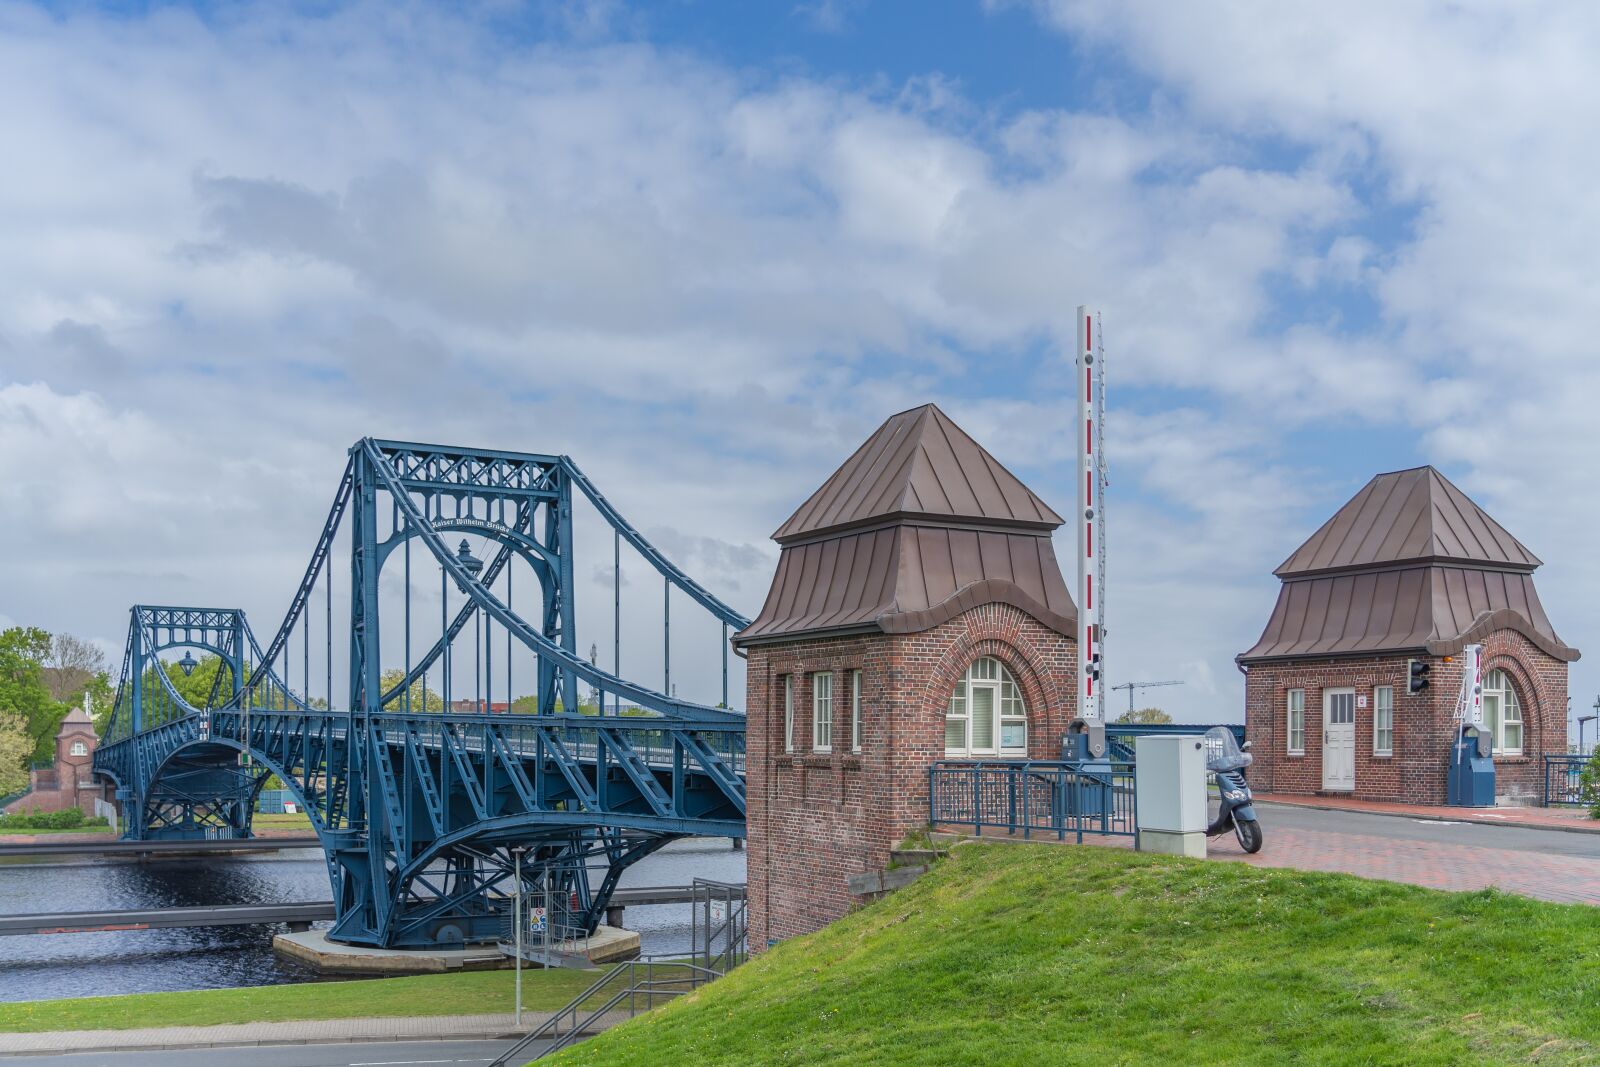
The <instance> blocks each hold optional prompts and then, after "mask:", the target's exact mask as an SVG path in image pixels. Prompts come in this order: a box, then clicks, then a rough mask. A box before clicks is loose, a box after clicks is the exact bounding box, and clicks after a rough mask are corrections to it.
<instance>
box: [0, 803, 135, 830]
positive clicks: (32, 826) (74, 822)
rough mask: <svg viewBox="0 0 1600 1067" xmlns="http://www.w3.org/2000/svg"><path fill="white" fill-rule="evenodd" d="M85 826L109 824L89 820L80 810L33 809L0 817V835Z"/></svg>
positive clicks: (99, 820)
mask: <svg viewBox="0 0 1600 1067" xmlns="http://www.w3.org/2000/svg"><path fill="white" fill-rule="evenodd" d="M85 826H109V823H107V822H106V820H105V819H104V818H98V819H91V818H89V817H88V816H87V815H85V814H84V813H83V809H82V808H67V809H66V810H65V811H48V812H47V811H39V810H37V809H34V810H32V811H26V812H19V813H17V814H13V815H0V833H11V832H12V831H15V830H77V829H80V828H82V827H85Z"/></svg>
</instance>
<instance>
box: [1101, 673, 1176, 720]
mask: <svg viewBox="0 0 1600 1067" xmlns="http://www.w3.org/2000/svg"><path fill="white" fill-rule="evenodd" d="M1182 684H1183V682H1181V681H1167V682H1123V683H1122V684H1121V685H1114V686H1112V687H1111V691H1112V692H1113V693H1114V692H1116V691H1117V690H1118V689H1126V690H1127V691H1128V714H1130V715H1132V714H1133V691H1134V690H1135V689H1154V688H1155V687H1156V686H1158V685H1182Z"/></svg>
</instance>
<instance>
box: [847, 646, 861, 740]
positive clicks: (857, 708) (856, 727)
mask: <svg viewBox="0 0 1600 1067" xmlns="http://www.w3.org/2000/svg"><path fill="white" fill-rule="evenodd" d="M850 751H851V752H860V751H861V669H860V668H859V667H858V668H856V669H855V670H853V671H851V672H850Z"/></svg>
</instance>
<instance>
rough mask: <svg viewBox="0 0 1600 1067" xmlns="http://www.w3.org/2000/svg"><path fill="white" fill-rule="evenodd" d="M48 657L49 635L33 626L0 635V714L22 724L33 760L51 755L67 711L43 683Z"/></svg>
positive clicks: (11, 630) (10, 630) (66, 707)
mask: <svg viewBox="0 0 1600 1067" xmlns="http://www.w3.org/2000/svg"><path fill="white" fill-rule="evenodd" d="M49 655H50V634H49V633H48V632H46V631H44V630H41V629H39V628H38V627H36V626H13V627H12V628H11V629H9V630H6V631H5V632H4V633H0V714H7V713H8V714H10V715H12V716H16V717H19V718H21V719H22V720H23V722H24V723H26V729H27V733H28V737H29V738H30V740H31V742H32V758H33V759H36V760H47V759H50V758H52V757H53V756H54V755H55V736H56V731H57V730H58V729H59V728H60V726H61V720H62V719H64V718H66V717H67V712H68V710H70V709H69V706H68V705H66V704H63V703H61V702H60V701H57V700H55V699H53V698H52V697H51V696H50V689H49V687H48V686H47V685H46V684H45V679H44V664H45V660H46V658H47V657H48V656H49Z"/></svg>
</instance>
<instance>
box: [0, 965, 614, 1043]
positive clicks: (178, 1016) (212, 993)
mask: <svg viewBox="0 0 1600 1067" xmlns="http://www.w3.org/2000/svg"><path fill="white" fill-rule="evenodd" d="M598 977H599V975H598V974H596V973H595V972H593V971H574V970H562V969H554V970H549V971H537V970H536V971H523V972H522V1006H523V1008H525V1009H531V1010H533V1011H551V1010H554V1009H556V1008H559V1007H562V1006H563V1005H565V1004H566V1003H567V1001H569V1000H571V999H572V998H573V997H574V996H576V995H577V994H578V993H580V992H582V991H583V990H584V989H585V988H586V987H588V986H589V985H590V984H591V983H593V982H594V980H595V979H596V978H598ZM514 979H515V976H514V975H513V974H512V972H511V971H470V972H466V973H460V974H428V975H418V976H415V977H410V978H381V979H375V980H372V981H359V982H310V983H306V984H304V985H274V986H257V987H254V988H251V989H206V990H200V991H198V992H193V993H136V994H131V995H128V996H121V997H85V998H82V999H78V1000H37V1001H25V1002H23V1003H18V1004H0V1033H36V1032H39V1031H44V1030H126V1029H129V1028H132V1027H141V1026H211V1025H215V1024H218V1023H248V1022H273V1021H279V1020H285V1019H354V1018H370V1017H374V1016H393V1015H479V1014H483V1013H486V1012H500V1011H506V1012H508V1011H510V1010H511V1009H512V986H513V982H514Z"/></svg>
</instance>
